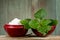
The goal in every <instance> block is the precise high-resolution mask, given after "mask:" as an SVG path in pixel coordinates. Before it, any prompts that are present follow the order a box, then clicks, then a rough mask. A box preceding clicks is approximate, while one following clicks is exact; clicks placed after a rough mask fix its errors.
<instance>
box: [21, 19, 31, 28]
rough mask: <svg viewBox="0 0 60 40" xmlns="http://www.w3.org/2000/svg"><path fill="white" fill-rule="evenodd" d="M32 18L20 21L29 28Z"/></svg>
mask: <svg viewBox="0 0 60 40" xmlns="http://www.w3.org/2000/svg"><path fill="white" fill-rule="evenodd" d="M30 20H31V19H24V20H21V21H20V23H21V24H23V25H24V27H25V28H26V29H29V28H30V26H29V21H30Z"/></svg>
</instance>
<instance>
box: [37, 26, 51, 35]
mask: <svg viewBox="0 0 60 40" xmlns="http://www.w3.org/2000/svg"><path fill="white" fill-rule="evenodd" d="M37 30H38V32H40V33H41V34H43V36H44V35H46V34H47V33H48V32H49V31H50V30H51V26H40V27H38V28H37Z"/></svg>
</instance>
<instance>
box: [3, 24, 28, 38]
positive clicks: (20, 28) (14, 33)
mask: <svg viewBox="0 0 60 40" xmlns="http://www.w3.org/2000/svg"><path fill="white" fill-rule="evenodd" d="M4 29H5V31H6V32H7V34H8V35H9V36H11V37H21V36H25V34H26V33H27V31H28V30H27V29H25V28H24V25H9V24H5V25H4Z"/></svg>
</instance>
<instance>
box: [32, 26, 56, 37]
mask: <svg viewBox="0 0 60 40" xmlns="http://www.w3.org/2000/svg"><path fill="white" fill-rule="evenodd" d="M55 28H56V26H55V25H53V26H52V27H51V30H50V31H49V32H48V33H47V34H46V35H44V36H43V34H41V33H40V32H38V31H37V30H36V29H32V31H33V32H34V33H35V34H36V36H38V37H46V36H48V35H50V34H51V33H53V31H54V30H55Z"/></svg>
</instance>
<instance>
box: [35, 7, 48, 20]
mask: <svg viewBox="0 0 60 40" xmlns="http://www.w3.org/2000/svg"><path fill="white" fill-rule="evenodd" d="M46 15H47V12H46V11H45V10H44V9H42V8H41V9H40V10H38V11H37V12H36V13H35V14H34V17H35V18H38V19H43V18H44V17H45V16H46Z"/></svg>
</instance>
